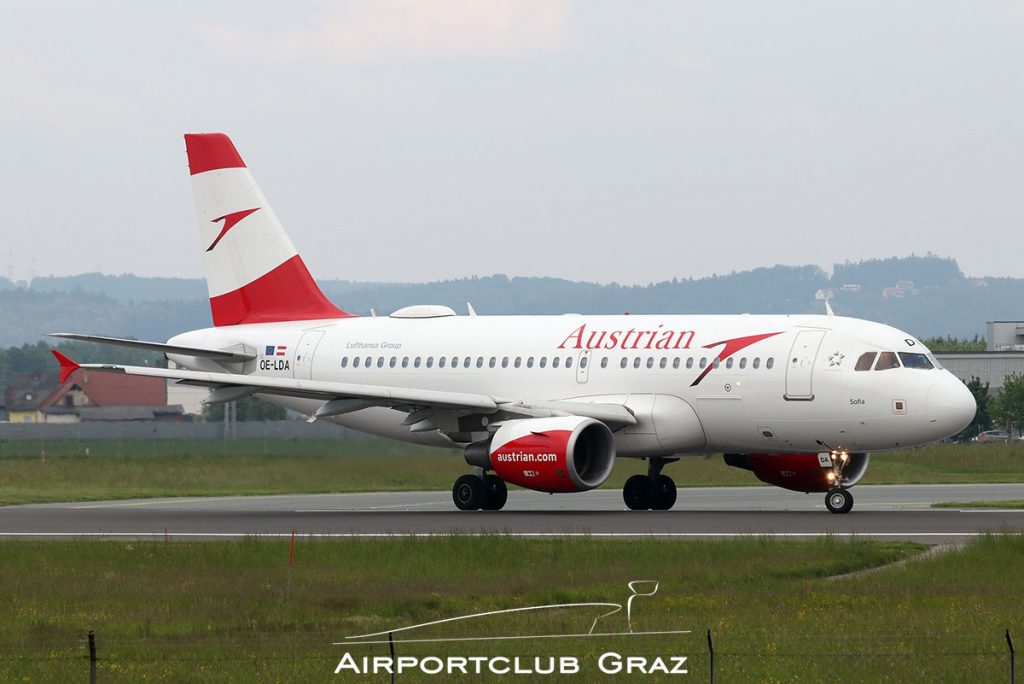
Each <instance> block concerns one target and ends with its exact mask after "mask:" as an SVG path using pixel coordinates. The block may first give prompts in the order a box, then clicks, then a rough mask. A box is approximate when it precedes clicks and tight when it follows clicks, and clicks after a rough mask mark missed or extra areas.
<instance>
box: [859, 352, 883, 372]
mask: <svg viewBox="0 0 1024 684" xmlns="http://www.w3.org/2000/svg"><path fill="white" fill-rule="evenodd" d="M876 356H878V354H876V353H875V352H864V353H863V354H861V355H860V358H859V359H857V365H856V366H854V367H853V370H859V371H868V370H871V364H873V363H874V362H875V357H876Z"/></svg>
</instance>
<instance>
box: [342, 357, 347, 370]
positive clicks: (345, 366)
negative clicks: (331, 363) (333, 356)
mask: <svg viewBox="0 0 1024 684" xmlns="http://www.w3.org/2000/svg"><path fill="white" fill-rule="evenodd" d="M341 367H342V368H348V357H347V356H342V357H341Z"/></svg>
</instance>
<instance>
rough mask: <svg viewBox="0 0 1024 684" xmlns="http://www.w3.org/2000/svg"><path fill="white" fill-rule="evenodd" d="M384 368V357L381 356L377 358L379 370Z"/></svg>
mask: <svg viewBox="0 0 1024 684" xmlns="http://www.w3.org/2000/svg"><path fill="white" fill-rule="evenodd" d="M383 367H384V357H383V356H381V357H378V358H377V368H383Z"/></svg>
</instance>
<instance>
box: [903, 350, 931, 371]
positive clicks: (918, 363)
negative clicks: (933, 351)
mask: <svg viewBox="0 0 1024 684" xmlns="http://www.w3.org/2000/svg"><path fill="white" fill-rule="evenodd" d="M900 361H902V362H903V367H904V368H921V369H924V370H928V369H930V368H934V366H932V362H931V361H930V360H929V359H928V355H927V354H909V353H907V352H900Z"/></svg>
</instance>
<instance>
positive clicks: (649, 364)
mask: <svg viewBox="0 0 1024 684" xmlns="http://www.w3.org/2000/svg"><path fill="white" fill-rule="evenodd" d="M647 367H648V368H654V357H653V356H648V357H647Z"/></svg>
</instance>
